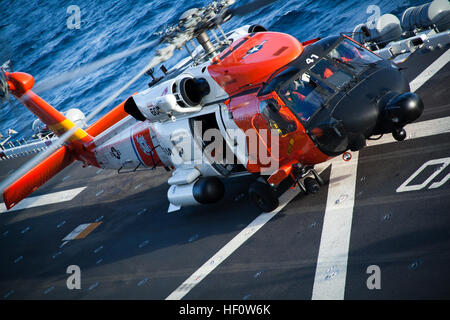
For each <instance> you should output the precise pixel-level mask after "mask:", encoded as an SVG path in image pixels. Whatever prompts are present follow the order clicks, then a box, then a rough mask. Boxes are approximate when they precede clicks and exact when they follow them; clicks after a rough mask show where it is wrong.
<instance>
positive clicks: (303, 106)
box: [278, 73, 333, 121]
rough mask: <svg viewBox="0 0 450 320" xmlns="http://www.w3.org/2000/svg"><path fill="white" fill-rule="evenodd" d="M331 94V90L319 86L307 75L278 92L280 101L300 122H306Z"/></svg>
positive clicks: (314, 79)
mask: <svg viewBox="0 0 450 320" xmlns="http://www.w3.org/2000/svg"><path fill="white" fill-rule="evenodd" d="M327 89H328V90H327ZM332 93H333V90H332V89H329V88H327V87H326V86H325V85H320V84H319V81H318V79H316V78H314V77H312V76H310V75H309V74H308V73H304V74H303V75H301V76H300V77H299V78H297V79H295V80H294V81H292V82H291V83H290V84H289V85H287V86H285V87H284V88H282V89H280V90H279V91H278V94H279V96H280V97H281V99H282V100H283V101H284V102H285V103H286V105H287V106H288V107H289V108H290V109H291V110H293V111H294V112H295V113H296V114H297V116H298V117H299V118H300V119H301V120H302V121H308V120H309V118H310V117H311V116H312V115H313V114H314V112H315V111H316V110H317V109H318V108H320V107H321V106H322V105H323V104H324V103H325V102H326V101H327V100H328V98H329V97H330V96H331V95H332Z"/></svg>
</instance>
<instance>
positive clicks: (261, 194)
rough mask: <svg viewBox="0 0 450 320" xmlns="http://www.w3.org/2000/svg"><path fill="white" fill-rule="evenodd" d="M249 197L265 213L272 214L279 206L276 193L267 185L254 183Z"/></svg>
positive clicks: (249, 191)
mask: <svg viewBox="0 0 450 320" xmlns="http://www.w3.org/2000/svg"><path fill="white" fill-rule="evenodd" d="M248 195H249V197H250V199H251V200H252V202H253V203H254V204H255V205H256V206H257V207H258V208H259V209H260V210H262V211H263V212H271V211H273V210H275V209H276V208H277V207H278V205H279V201H278V197H277V195H276V192H275V191H274V190H273V189H272V188H271V187H270V186H269V185H268V184H266V183H263V182H259V181H257V182H254V183H252V185H251V186H250V188H249V190H248Z"/></svg>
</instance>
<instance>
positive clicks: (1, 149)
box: [0, 138, 56, 161]
mask: <svg viewBox="0 0 450 320" xmlns="http://www.w3.org/2000/svg"><path fill="white" fill-rule="evenodd" d="M55 140H56V138H50V139H45V140H38V139H36V140H32V141H26V140H25V139H22V143H21V141H20V140H16V141H15V144H14V142H12V141H8V142H7V143H5V145H2V146H0V161H1V160H7V159H11V158H19V157H24V156H26V155H28V154H32V153H38V152H41V151H43V150H45V149H47V147H48V146H50V145H51V144H52V142H53V141H55ZM6 147H9V148H6Z"/></svg>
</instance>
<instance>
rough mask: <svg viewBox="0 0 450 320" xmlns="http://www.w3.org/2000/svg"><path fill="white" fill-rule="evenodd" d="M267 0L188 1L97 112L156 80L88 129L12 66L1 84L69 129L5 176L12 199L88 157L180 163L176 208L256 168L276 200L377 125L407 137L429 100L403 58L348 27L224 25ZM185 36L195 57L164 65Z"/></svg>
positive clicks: (101, 163)
mask: <svg viewBox="0 0 450 320" xmlns="http://www.w3.org/2000/svg"><path fill="white" fill-rule="evenodd" d="M268 2H269V1H267V0H256V1H253V2H251V3H249V4H246V5H241V6H233V4H234V0H222V1H219V2H213V3H211V4H210V5H208V6H205V7H203V8H195V9H190V10H188V11H187V12H185V13H184V14H183V15H182V16H181V17H180V20H179V23H178V25H175V26H173V27H171V28H168V29H167V30H166V31H165V32H163V33H162V40H161V41H160V44H162V43H165V44H166V45H165V47H163V48H162V49H159V50H158V51H157V53H156V55H155V57H154V58H153V59H152V61H151V62H150V63H149V64H148V65H147V66H145V68H144V69H143V70H142V72H141V73H140V74H138V75H137V76H136V77H134V78H133V79H132V80H131V81H130V82H129V83H127V84H126V85H125V86H124V87H123V88H122V89H121V90H119V92H118V93H117V94H116V95H114V96H113V97H111V98H110V99H108V100H107V101H105V103H103V104H102V105H101V106H99V107H98V108H97V109H96V111H95V112H94V114H97V113H98V112H99V111H100V109H101V108H104V107H105V106H106V105H107V104H108V103H109V102H110V101H112V100H113V99H114V98H115V97H117V96H118V95H119V94H120V93H121V92H123V91H124V90H126V88H128V87H129V85H131V84H132V83H133V82H135V81H136V80H137V79H138V78H139V77H140V76H142V75H143V74H145V73H147V74H149V75H151V76H152V78H153V81H152V82H151V83H150V84H149V88H147V89H145V90H143V91H141V92H139V93H136V94H134V95H132V96H130V97H129V98H128V99H126V100H125V101H124V102H122V103H121V104H119V105H118V106H116V107H115V108H113V109H112V110H111V111H110V112H109V113H107V114H106V115H104V116H103V117H101V118H100V119H99V120H98V121H96V122H95V123H93V124H91V125H90V126H88V127H87V128H85V129H82V128H80V127H77V126H76V125H75V124H74V123H73V122H72V121H71V120H69V119H68V118H66V117H65V116H63V114H62V113H60V112H59V111H57V110H56V109H55V108H53V107H52V106H50V105H49V104H48V103H47V102H46V101H44V100H43V99H41V98H40V97H39V96H38V95H37V94H35V93H34V92H33V91H32V90H33V86H34V78H33V77H32V76H31V75H29V74H26V73H22V72H11V71H8V70H7V69H6V68H3V69H2V70H1V72H0V74H1V88H0V95H2V96H3V97H5V96H7V95H8V94H9V93H11V94H12V95H14V96H15V97H16V98H17V99H18V100H20V101H21V102H22V103H23V104H24V105H25V106H26V107H27V108H28V109H29V110H30V111H31V112H33V113H34V114H35V115H36V116H37V117H38V118H39V119H40V120H41V121H42V122H43V123H44V124H45V125H47V127H48V128H49V129H50V130H52V131H53V132H54V133H55V134H56V135H58V136H59V137H60V139H59V140H58V141H57V142H56V143H54V144H53V145H52V147H51V148H49V150H50V151H47V152H44V153H42V154H40V155H39V156H38V160H37V161H34V162H33V163H32V164H31V165H28V167H26V168H25V170H22V173H21V174H20V175H18V174H16V175H15V176H14V180H13V181H12V180H11V179H10V180H9V181H6V182H4V183H3V187H4V190H3V199H4V202H5V204H6V206H7V208H8V209H10V208H12V207H13V206H14V205H16V204H17V203H18V202H19V201H21V200H22V199H24V198H25V197H27V196H28V195H30V194H31V193H32V192H33V191H35V190H36V189H37V188H39V187H40V186H41V185H43V184H44V183H45V182H47V181H48V180H49V179H51V178H52V177H53V176H54V175H56V174H57V173H58V172H60V171H61V170H63V169H64V168H65V167H67V166H68V165H70V164H71V163H72V162H74V161H81V162H83V163H84V164H85V165H86V166H95V167H99V168H105V169H115V170H119V171H136V173H135V174H139V170H137V168H139V167H147V168H156V167H159V166H161V167H164V168H166V169H167V170H169V171H172V177H171V178H170V179H169V180H168V183H169V185H170V188H169V190H168V193H167V196H168V200H169V202H170V206H169V210H170V211H172V210H177V209H179V208H180V207H182V206H188V205H194V204H204V203H213V202H216V201H219V200H220V199H221V198H222V196H223V195H224V184H223V183H222V178H227V177H232V176H235V175H239V174H242V173H252V174H254V175H255V182H254V183H253V184H252V185H251V187H250V189H249V196H250V198H251V199H252V200H253V201H254V202H255V204H256V205H257V206H258V207H259V208H260V209H261V210H263V211H271V210H273V209H275V208H276V207H277V206H278V196H277V195H278V194H279V192H280V190H281V189H283V188H286V187H291V186H293V185H294V184H297V185H298V186H299V187H300V188H301V189H302V190H303V191H304V192H305V193H313V192H316V191H317V190H318V188H319V186H320V185H321V184H323V181H322V179H321V177H320V176H319V175H318V174H317V173H316V171H314V165H316V164H318V163H321V162H324V161H327V160H329V159H330V158H332V157H335V156H338V155H341V154H343V153H344V152H346V151H347V150H359V149H361V148H362V147H364V146H365V145H366V139H370V137H372V136H374V135H381V134H384V133H392V134H393V136H394V138H396V139H397V140H403V139H404V138H405V136H406V133H405V130H404V129H403V127H404V126H405V125H406V124H408V123H410V122H412V121H414V120H416V119H417V118H418V117H419V116H420V115H421V113H422V111H423V108H424V107H423V103H422V101H421V99H420V98H419V97H418V96H417V95H416V94H414V93H411V92H410V88H409V84H408V82H407V81H406V79H405V78H404V77H403V75H402V73H401V72H400V70H399V68H398V67H397V66H396V65H394V64H393V63H392V62H390V61H388V60H386V59H383V58H381V57H379V56H378V55H376V54H375V53H373V52H372V51H370V50H368V49H367V48H365V47H364V46H362V45H361V44H359V43H357V42H355V41H354V40H353V39H351V38H349V37H347V36H345V35H341V36H331V37H327V38H323V39H320V38H318V39H313V40H309V41H306V42H300V41H298V40H297V39H296V38H294V37H293V36H291V35H288V34H285V33H279V32H270V31H267V30H266V29H265V28H264V27H262V26H259V25H252V26H243V27H241V28H238V29H236V30H233V31H230V32H228V33H225V32H224V31H223V30H222V28H221V27H220V25H221V24H222V23H223V22H224V21H227V20H228V19H230V18H231V17H232V16H236V15H243V14H246V13H247V12H249V11H250V10H254V8H255V7H257V6H261V5H265V4H267V3H268ZM208 31H209V34H208ZM194 39H195V40H197V42H198V44H197V45H194V42H193V40H194ZM188 44H189V45H191V46H192V45H194V46H193V47H192V48H189V46H188ZM183 46H185V47H186V49H187V50H188V52H189V56H188V57H187V58H185V59H184V60H182V61H180V62H179V63H178V64H177V65H175V66H174V67H173V68H171V69H170V70H167V69H166V68H165V67H164V66H161V70H162V77H159V78H156V77H155V76H153V70H154V68H155V67H156V66H158V65H160V64H161V63H162V62H164V61H165V60H167V59H169V58H170V57H171V56H172V54H173V51H174V50H175V49H179V48H182V47H183ZM99 108H100V109H99ZM90 118H92V117H88V120H89V119H90Z"/></svg>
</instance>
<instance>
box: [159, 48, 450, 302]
mask: <svg viewBox="0 0 450 320" xmlns="http://www.w3.org/2000/svg"><path fill="white" fill-rule="evenodd" d="M448 52H449V51H448V50H447V52H446V53H445V54H448ZM446 59H447V62H448V57H447V58H446ZM447 62H445V63H447ZM432 65H433V64H432ZM430 67H431V65H430ZM441 67H442V66H441ZM441 67H439V68H438V67H437V66H433V70H435V72H437V71H439V70H440V69H441ZM428 69H429V68H427V69H425V71H426V70H428ZM425 71H424V72H422V73H421V74H420V75H419V77H425V74H424V73H425ZM423 74H424V75H423ZM433 74H434V73H431V72H430V73H427V75H428V78H427V79H429V78H430V77H431V76H433ZM416 79H417V81H416ZM416 79H415V80H413V81H412V82H411V83H410V85H411V84H413V86H414V91H415V90H417V89H418V88H420V86H422V84H423V83H425V82H426V80H425V81H423V79H421V80H420V81H421V83H419V80H418V78H416ZM414 81H416V82H414ZM412 91H413V90H412ZM444 119H445V118H444ZM436 134H438V133H436ZM411 138H415V137H413V136H411ZM383 141H384V140H380V141H378V143H377V144H380V143H387V142H391V141H389V140H388V141H387V142H383ZM373 144H376V142H374V143H373ZM333 163H338V162H337V161H336V160H335V161H333ZM347 164H348V166H347V169H346V170H347V171H348V172H353V170H354V173H353V174H351V175H350V176H349V177H345V178H344V180H345V181H348V183H349V185H348V186H347V187H346V188H345V190H346V191H347V192H346V194H347V195H348V197H347V198H346V199H343V197H342V198H340V195H339V196H338V198H337V199H334V201H335V203H336V200H338V199H340V200H341V201H339V202H338V203H340V204H342V206H341V207H340V208H335V210H328V212H332V215H333V216H332V217H328V218H327V217H326V214H325V217H324V228H323V230H322V239H324V240H325V241H327V242H328V243H329V244H330V245H331V246H333V247H334V246H335V245H336V246H337V247H334V248H335V249H336V250H337V251H336V253H337V254H336V253H335V254H334V255H333V257H331V258H332V259H331V260H329V258H330V257H324V254H323V253H322V256H323V257H322V263H321V264H320V265H319V263H318V269H317V270H316V277H315V279H314V287H315V288H316V289H315V293H314V291H313V299H327V298H326V297H327V296H328V295H327V294H326V292H324V291H326V290H327V286H326V285H324V284H323V282H322V281H321V280H320V279H319V278H320V277H321V276H322V275H323V274H324V273H323V272H324V271H325V272H326V275H324V276H323V278H325V277H327V279H330V280H332V279H335V281H333V280H332V281H328V282H327V284H332V286H331V288H330V292H331V293H332V296H333V297H337V298H336V299H343V298H344V290H345V280H346V272H347V258H348V243H349V239H350V231H351V222H352V218H353V205H354V193H355V192H354V190H355V187H356V168H357V164H358V153H354V154H353V157H352V160H350V161H349V162H348V163H347ZM321 167H322V166H321ZM336 167H338V168H341V164H339V165H337V166H336V165H335V168H336ZM344 167H345V165H344ZM322 168H325V167H324V166H323V167H322ZM332 168H333V166H332ZM317 169H318V168H317ZM322 170H323V169H322ZM318 171H319V172H320V170H319V169H318ZM335 175H336V173H333V170H332V172H331V176H330V179H331V178H332V177H334V176H335ZM339 175H342V172H340V174H339ZM344 176H345V175H344ZM352 180H353V181H352ZM334 181H335V184H334V185H335V186H336V187H337V186H339V190H341V186H340V185H341V184H342V185H343V183H342V182H343V180H341V181H340V182H339V183H337V181H336V178H334ZM352 185H353V187H352ZM330 187H331V180H330ZM330 187H329V191H328V193H329V195H330V189H332V188H330ZM351 190H353V191H351ZM298 192H299V191H298V190H297V189H295V190H288V191H286V193H284V194H283V195H282V196H281V197H280V203H281V204H280V206H279V207H278V208H277V209H275V210H274V211H272V212H271V213H262V214H261V215H259V216H258V217H257V218H256V219H255V220H253V221H252V222H251V223H250V224H249V225H248V226H247V227H246V228H245V229H244V230H242V231H241V232H240V233H239V234H238V235H237V236H236V237H234V238H233V239H232V240H231V241H230V242H228V243H227V244H226V245H225V246H224V247H223V248H222V249H220V250H219V251H218V252H217V253H216V254H215V255H214V256H213V257H212V258H211V259H209V260H208V261H207V262H206V263H205V264H203V265H202V266H201V267H200V268H199V269H198V270H197V271H195V272H194V273H193V274H192V275H191V276H190V277H189V278H188V279H187V280H186V281H184V282H183V283H182V284H181V285H180V286H179V287H178V288H177V289H176V290H175V291H174V292H172V293H171V294H170V295H169V296H168V297H167V298H166V300H179V299H182V298H183V297H184V296H185V295H186V294H187V293H188V292H189V291H191V290H192V289H193V288H194V287H195V286H196V285H197V284H199V283H200V282H201V281H202V280H203V279H204V278H205V277H206V276H207V275H208V274H209V273H211V272H212V271H213V270H214V269H215V268H216V267H217V266H218V265H219V264H220V263H222V262H223V261H224V260H225V259H226V258H227V257H229V256H230V255H231V254H232V253H233V252H234V251H235V250H236V249H238V248H239V247H240V246H241V245H242V244H243V243H244V242H245V241H246V240H247V239H249V238H250V237H251V236H252V235H253V234H254V233H255V232H256V231H258V230H259V229H261V228H262V226H263V225H264V224H266V223H267V222H269V221H270V220H271V219H272V218H273V217H274V216H275V215H276V214H277V213H278V212H280V210H281V209H283V208H284V207H285V206H286V205H287V204H288V203H289V202H290V201H291V200H292V199H293V198H295V196H296V195H297V194H298ZM334 193H335V194H336V193H338V192H334ZM331 195H333V190H331ZM282 199H283V200H282ZM332 200H333V199H332V197H330V203H332ZM345 202H346V203H345ZM327 208H328V199H327ZM339 212H341V214H342V221H341V220H340V219H336V217H337V214H339ZM339 218H341V216H339ZM325 219H327V220H328V222H327V228H326V230H325ZM336 224H339V227H340V228H341V230H348V231H347V234H344V235H342V237H339V234H337V235H336V234H335V235H334V236H333V234H332V235H331V236H327V235H325V238H324V233H325V234H326V233H330V230H329V229H331V231H333V228H335V226H336ZM336 236H337V237H336ZM333 238H334V239H336V241H335V242H333V241H331V239H333ZM322 239H321V248H322ZM339 247H340V248H339ZM323 250H325V253H326V252H327V249H326V248H325V243H324V245H323V248H322V251H323ZM319 255H320V250H319ZM333 259H334V260H333ZM326 264H328V265H330V267H329V268H326ZM327 271H328V273H327ZM316 282H317V284H316ZM320 282H322V283H321V284H319V283H320ZM329 296H331V295H329Z"/></svg>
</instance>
